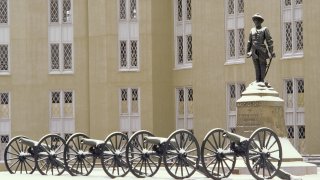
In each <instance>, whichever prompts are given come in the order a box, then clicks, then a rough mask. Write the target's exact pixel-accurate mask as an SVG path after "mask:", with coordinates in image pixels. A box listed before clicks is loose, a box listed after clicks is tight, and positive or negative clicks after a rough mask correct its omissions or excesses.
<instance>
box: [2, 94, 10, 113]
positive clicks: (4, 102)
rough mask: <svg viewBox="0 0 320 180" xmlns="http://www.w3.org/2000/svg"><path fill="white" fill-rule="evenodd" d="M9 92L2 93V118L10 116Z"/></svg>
mask: <svg viewBox="0 0 320 180" xmlns="http://www.w3.org/2000/svg"><path fill="white" fill-rule="evenodd" d="M9 112H10V110H9V93H0V119H7V118H9Z"/></svg>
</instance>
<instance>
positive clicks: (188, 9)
mask: <svg viewBox="0 0 320 180" xmlns="http://www.w3.org/2000/svg"><path fill="white" fill-rule="evenodd" d="M191 13H192V12H191V0H187V20H191Z"/></svg>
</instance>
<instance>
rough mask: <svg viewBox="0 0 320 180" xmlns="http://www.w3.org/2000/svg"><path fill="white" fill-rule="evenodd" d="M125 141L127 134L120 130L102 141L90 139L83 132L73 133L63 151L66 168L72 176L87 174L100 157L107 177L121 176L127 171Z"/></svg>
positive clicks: (126, 141) (126, 140)
mask: <svg viewBox="0 0 320 180" xmlns="http://www.w3.org/2000/svg"><path fill="white" fill-rule="evenodd" d="M127 143H128V137H127V135H125V134H123V133H121V132H114V133H112V134H110V135H109V136H108V137H107V138H106V139H105V140H104V141H103V140H96V139H90V138H89V137H88V136H87V135H86V134H84V133H75V134H73V135H72V136H70V137H69V139H68V141H67V142H66V146H65V150H64V153H63V159H64V163H65V166H66V170H67V171H68V172H69V174H70V175H72V176H76V175H83V176H88V175H89V174H90V173H91V172H92V170H93V168H94V166H95V164H96V159H100V160H101V165H102V168H103V170H104V171H105V173H106V174H107V175H108V176H109V177H111V178H115V177H123V176H125V175H126V174H127V173H128V172H129V171H128V165H127V162H126V158H125V150H126V146H127Z"/></svg>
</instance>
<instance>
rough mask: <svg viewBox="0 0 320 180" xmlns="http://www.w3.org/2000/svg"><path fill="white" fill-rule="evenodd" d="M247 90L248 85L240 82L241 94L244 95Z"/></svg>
mask: <svg viewBox="0 0 320 180" xmlns="http://www.w3.org/2000/svg"><path fill="white" fill-rule="evenodd" d="M245 90H246V85H245V84H240V95H242V93H243V91H245Z"/></svg>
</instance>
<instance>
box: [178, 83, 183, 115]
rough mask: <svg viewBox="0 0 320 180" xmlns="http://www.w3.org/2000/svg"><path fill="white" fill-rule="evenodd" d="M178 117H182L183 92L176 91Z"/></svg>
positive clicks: (181, 90)
mask: <svg viewBox="0 0 320 180" xmlns="http://www.w3.org/2000/svg"><path fill="white" fill-rule="evenodd" d="M178 96H179V97H178V115H179V116H184V90H183V89H178Z"/></svg>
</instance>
